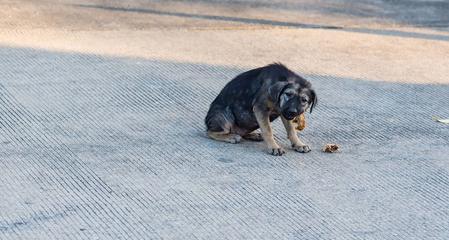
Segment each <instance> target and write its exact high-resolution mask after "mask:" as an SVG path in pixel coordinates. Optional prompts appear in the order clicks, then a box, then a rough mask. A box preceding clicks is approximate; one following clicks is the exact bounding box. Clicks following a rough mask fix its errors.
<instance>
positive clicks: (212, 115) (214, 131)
mask: <svg viewBox="0 0 449 240" xmlns="http://www.w3.org/2000/svg"><path fill="white" fill-rule="evenodd" d="M233 125H234V117H233V115H232V114H231V113H230V111H229V109H228V108H225V109H222V108H220V107H219V106H213V107H211V109H210V110H209V112H208V114H207V116H206V127H207V135H208V136H209V137H210V138H212V139H214V140H217V141H222V142H228V143H239V142H240V140H241V139H242V137H241V136H240V135H238V134H235V133H232V132H231V128H232V126H233Z"/></svg>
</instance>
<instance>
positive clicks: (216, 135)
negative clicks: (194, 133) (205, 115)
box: [207, 131, 242, 143]
mask: <svg viewBox="0 0 449 240" xmlns="http://www.w3.org/2000/svg"><path fill="white" fill-rule="evenodd" d="M207 135H208V136H209V137H210V138H212V139H214V140H217V141H222V142H227V143H239V142H240V140H241V139H242V137H240V135H237V134H233V133H229V131H222V132H213V131H207Z"/></svg>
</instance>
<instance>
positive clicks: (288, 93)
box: [285, 92, 293, 98]
mask: <svg viewBox="0 0 449 240" xmlns="http://www.w3.org/2000/svg"><path fill="white" fill-rule="evenodd" d="M285 96H287V97H288V98H291V97H293V93H291V92H286V93H285Z"/></svg>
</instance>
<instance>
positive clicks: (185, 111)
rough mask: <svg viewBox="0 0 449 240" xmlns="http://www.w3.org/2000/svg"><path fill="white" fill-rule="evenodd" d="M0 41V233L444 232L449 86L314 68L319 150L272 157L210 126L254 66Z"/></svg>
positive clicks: (323, 235) (381, 235)
mask: <svg viewBox="0 0 449 240" xmlns="http://www.w3.org/2000/svg"><path fill="white" fill-rule="evenodd" d="M0 55H1V56H4V58H3V59H2V60H1V61H0V68H1V69H3V70H2V71H1V72H0V79H1V87H0V101H1V104H0V109H1V110H0V111H1V114H0V124H1V128H0V132H1V134H0V142H1V152H0V158H1V159H2V161H1V162H0V163H1V164H2V167H1V168H0V176H1V178H2V181H1V183H0V192H2V197H1V201H0V209H2V211H0V237H1V238H7V239H15V238H18V239H19V238H20V239H92V238H98V239H162V238H163V239H178V238H179V237H180V236H182V237H183V238H184V239H251V238H253V239H274V238H281V239H387V238H388V239H404V238H405V239H447V238H448V237H449V225H448V222H447V218H448V214H449V213H448V212H447V211H445V209H447V208H448V207H449V206H448V203H449V169H448V166H447V156H448V155H449V149H448V148H447V145H448V144H449V128H448V127H447V126H446V125H443V124H438V123H435V122H433V121H431V115H434V114H435V115H442V116H447V115H449V109H448V108H447V102H449V96H448V94H447V93H448V92H449V86H448V85H428V84H406V83H385V82H378V81H370V80H369V79H350V78H340V77H335V76H330V75H307V76H306V77H307V78H308V79H310V80H311V81H312V83H313V85H314V86H315V88H316V90H317V92H318V95H319V98H320V103H319V106H318V108H317V109H316V111H315V110H314V113H313V114H312V115H308V116H307V119H308V121H309V122H308V123H309V127H308V128H306V130H305V132H304V133H303V134H302V135H303V138H304V141H306V142H308V143H309V144H311V146H312V148H313V151H312V152H311V153H309V154H300V153H296V152H293V151H288V153H287V155H286V156H284V157H272V156H270V155H268V154H266V153H265V152H264V150H265V149H264V145H263V143H253V142H243V143H241V144H237V145H232V144H225V143H219V142H215V141H211V140H209V139H207V138H206V137H205V134H204V126H203V117H204V115H205V113H206V111H207V107H208V103H209V102H210V101H211V100H212V99H213V98H214V97H215V95H216V94H217V93H218V92H219V90H220V89H221V87H222V86H223V85H224V84H225V83H226V82H227V81H228V80H229V79H231V78H232V77H234V76H235V75H236V74H238V73H240V72H241V71H244V70H246V69H242V68H232V67H223V66H219V65H210V64H191V63H183V62H175V61H157V60H151V59H143V58H114V57H105V56H99V55H89V54H79V53H62V52H54V51H42V50H35V49H30V48H11V47H6V46H4V47H1V48H0ZM275 133H276V138H277V139H278V140H279V142H280V143H282V145H284V146H287V145H288V143H287V141H286V140H285V134H284V131H283V130H282V126H280V123H279V122H276V123H275ZM328 142H336V143H339V144H341V146H342V152H341V153H339V154H325V153H322V152H320V151H319V148H320V147H321V146H322V145H324V144H325V143H328Z"/></svg>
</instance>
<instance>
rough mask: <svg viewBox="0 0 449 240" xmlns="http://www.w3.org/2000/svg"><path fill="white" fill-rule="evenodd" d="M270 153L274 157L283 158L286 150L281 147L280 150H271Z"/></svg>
mask: <svg viewBox="0 0 449 240" xmlns="http://www.w3.org/2000/svg"><path fill="white" fill-rule="evenodd" d="M268 151H269V153H270V154H271V155H273V156H282V155H283V154H285V150H284V149H283V148H281V147H279V148H270V149H269V150H268Z"/></svg>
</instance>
